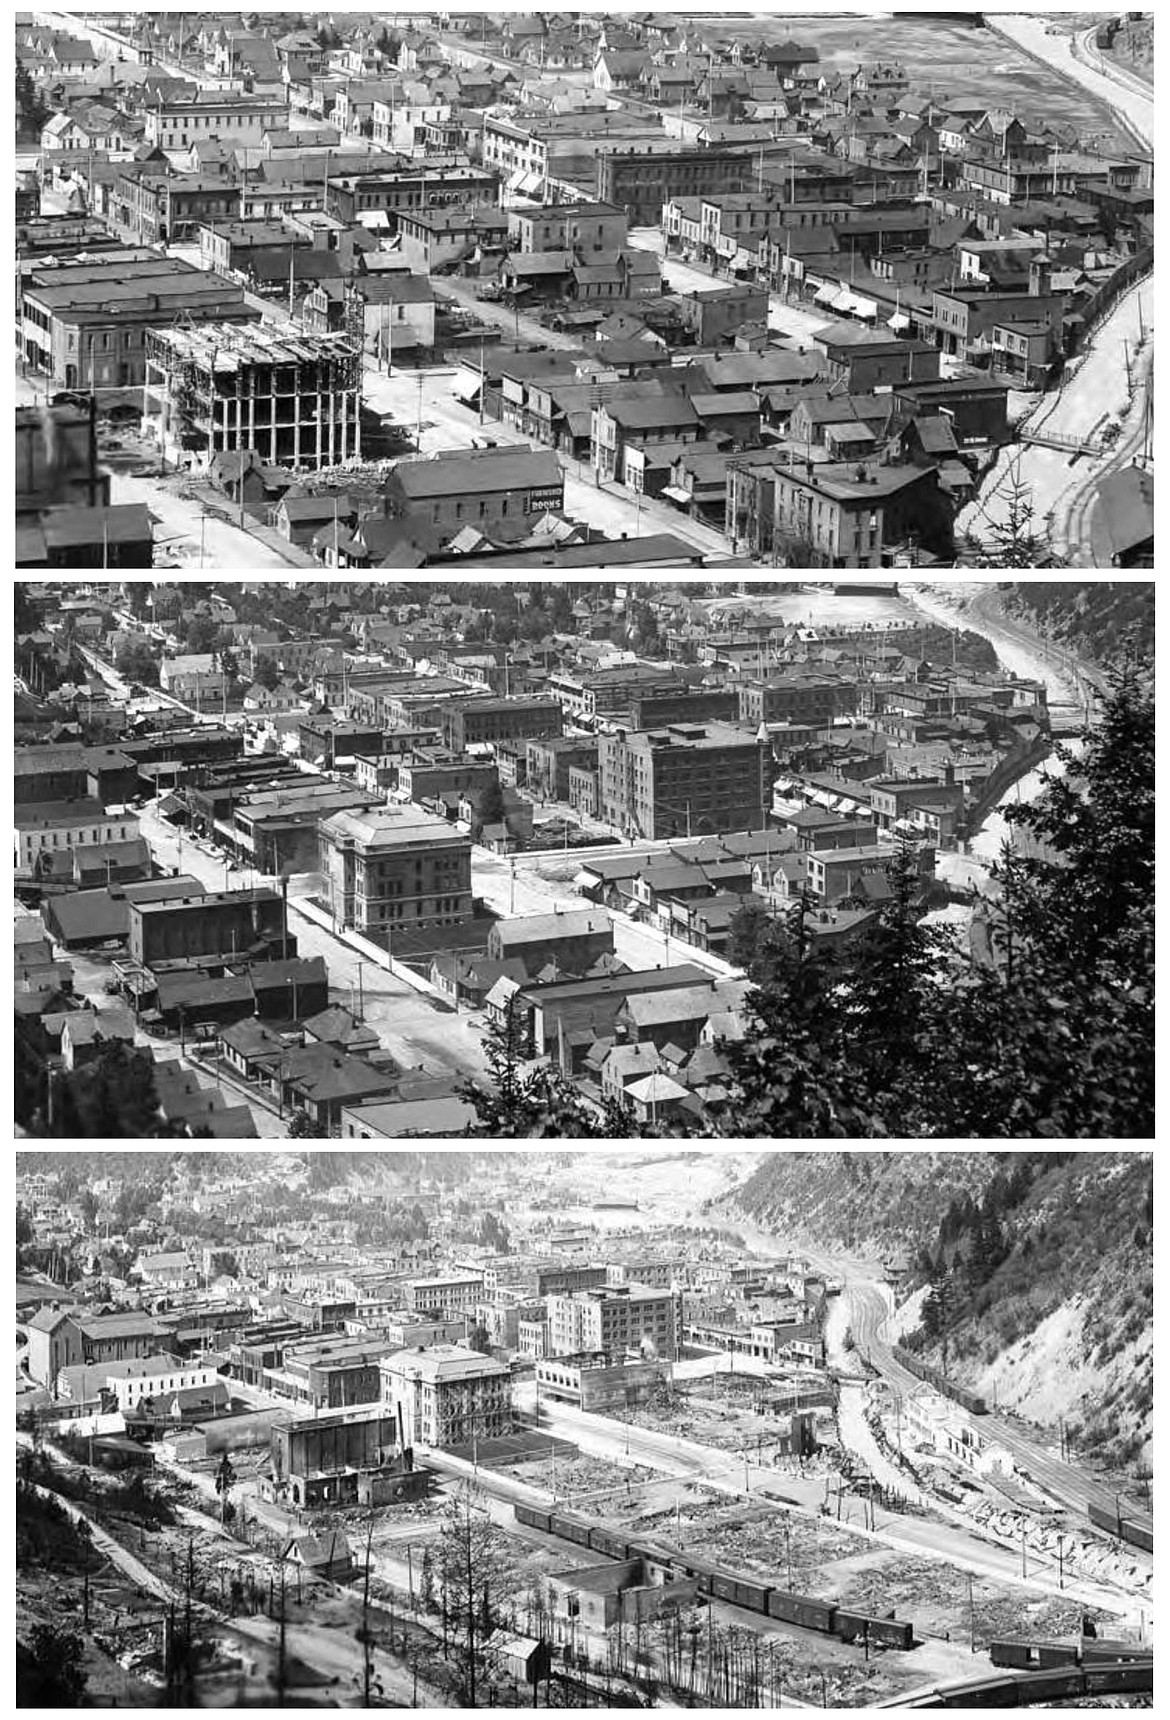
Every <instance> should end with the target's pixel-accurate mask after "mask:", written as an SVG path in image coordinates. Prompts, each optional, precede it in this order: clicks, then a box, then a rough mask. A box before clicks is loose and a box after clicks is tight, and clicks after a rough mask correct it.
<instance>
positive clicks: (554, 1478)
mask: <svg viewBox="0 0 1170 1720" xmlns="http://www.w3.org/2000/svg"><path fill="white" fill-rule="evenodd" d="M505 1473H506V1474H507V1475H510V1476H512V1477H514V1478H515V1480H517V1481H525V1482H527V1483H528V1485H529V1486H530V1487H541V1488H543V1489H544V1490H545V1492H546V1493H555V1494H556V1496H557V1498H558V1499H559V1500H563V1501H565V1502H566V1503H568V1504H571V1505H573V1506H574V1507H575V1508H576V1509H578V1510H580V1511H584V1512H586V1513H588V1512H589V1511H590V1510H591V1509H593V1508H595V1506H600V1505H601V1504H602V1503H603V1501H601V1500H594V1499H592V1498H591V1497H590V1495H594V1494H605V1493H621V1494H627V1493H629V1492H631V1490H632V1489H634V1488H639V1489H641V1488H643V1487H645V1486H647V1485H648V1484H650V1483H651V1482H654V1481H658V1480H660V1479H661V1477H660V1476H659V1475H658V1473H657V1471H656V1470H653V1469H645V1468H643V1466H642V1465H641V1464H634V1465H633V1466H632V1467H627V1466H625V1465H624V1464H621V1463H614V1462H612V1461H611V1460H610V1459H609V1458H607V1457H585V1456H581V1457H574V1458H571V1459H570V1460H569V1461H568V1462H558V1461H555V1460H554V1459H552V1458H549V1457H539V1458H535V1459H532V1460H530V1461H529V1462H526V1463H512V1464H509V1466H508V1468H507V1470H506V1471H505Z"/></svg>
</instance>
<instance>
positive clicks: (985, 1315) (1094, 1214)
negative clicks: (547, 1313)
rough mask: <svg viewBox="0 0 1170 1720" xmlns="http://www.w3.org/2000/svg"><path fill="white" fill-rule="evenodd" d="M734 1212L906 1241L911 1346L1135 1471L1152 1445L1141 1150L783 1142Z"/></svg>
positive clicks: (870, 1241)
mask: <svg viewBox="0 0 1170 1720" xmlns="http://www.w3.org/2000/svg"><path fill="white" fill-rule="evenodd" d="M723 1205H724V1210H725V1211H726V1212H727V1213H728V1216H732V1215H733V1214H741V1215H742V1216H743V1217H745V1218H747V1219H749V1220H751V1221H752V1222H753V1223H755V1224H758V1225H760V1226H762V1227H765V1228H769V1229H772V1230H775V1231H776V1232H777V1233H779V1234H781V1235H790V1236H792V1237H793V1239H794V1240H797V1239H800V1238H808V1239H809V1240H810V1241H811V1242H816V1243H819V1244H820V1245H821V1246H822V1247H824V1248H832V1247H834V1246H836V1247H841V1248H845V1249H848V1250H850V1251H857V1252H862V1253H877V1254H880V1255H884V1254H886V1253H888V1252H889V1251H890V1250H892V1249H895V1248H905V1249H907V1250H908V1252H909V1257H910V1261H911V1266H912V1270H911V1277H910V1286H911V1287H914V1286H916V1285H917V1286H922V1287H928V1293H927V1295H926V1296H925V1299H924V1301H923V1312H922V1324H921V1327H920V1328H919V1329H918V1330H917V1331H915V1330H913V1328H911V1329H910V1331H909V1335H908V1337H907V1340H906V1341H907V1342H908V1343H909V1344H910V1346H911V1347H913V1348H915V1349H917V1350H918V1351H919V1352H920V1353H921V1354H922V1355H923V1356H925V1357H926V1358H927V1359H929V1360H931V1361H933V1362H935V1363H936V1364H940V1365H945V1367H946V1370H947V1372H948V1373H949V1374H950V1375H951V1376H952V1377H954V1378H955V1379H957V1380H960V1381H962V1382H964V1383H965V1384H968V1385H970V1386H972V1387H973V1388H975V1389H976V1390H978V1391H981V1392H982V1393H983V1394H984V1395H985V1396H986V1397H988V1398H989V1399H991V1398H994V1399H995V1400H996V1401H998V1403H999V1405H1000V1407H1001V1408H1005V1409H1012V1410H1016V1411H1018V1412H1019V1413H1020V1414H1021V1415H1023V1416H1025V1417H1027V1418H1028V1419H1029V1420H1032V1421H1036V1422H1039V1423H1041V1424H1042V1425H1047V1426H1052V1427H1055V1426H1056V1424H1057V1422H1058V1421H1060V1420H1062V1419H1063V1421H1064V1423H1065V1432H1066V1434H1067V1436H1068V1438H1069V1440H1070V1442H1071V1443H1072V1445H1073V1448H1074V1449H1076V1450H1078V1451H1080V1452H1081V1453H1083V1454H1085V1455H1088V1456H1090V1457H1092V1458H1094V1459H1096V1460H1099V1461H1100V1462H1102V1463H1104V1464H1107V1465H1111V1466H1122V1467H1126V1468H1129V1469H1131V1470H1132V1469H1133V1468H1135V1467H1140V1466H1142V1465H1144V1464H1146V1463H1147V1462H1148V1460H1149V1456H1150V1440H1151V1436H1152V1415H1153V1254H1152V1222H1153V1170H1152V1159H1151V1157H1150V1155H1149V1154H1148V1153H1076V1152H996V1153H987V1152H960V1153H943V1152H918V1153H825V1152H819V1153H785V1154H775V1155H774V1156H773V1157H772V1158H770V1159H769V1160H768V1161H767V1162H766V1163H765V1164H763V1165H762V1166H760V1167H759V1169H758V1170H757V1171H756V1172H755V1174H754V1175H753V1176H752V1177H750V1178H749V1179H748V1181H747V1182H746V1183H745V1184H744V1185H743V1187H742V1188H741V1189H740V1190H739V1191H738V1193H737V1194H736V1195H735V1196H734V1197H732V1198H731V1199H730V1200H729V1201H727V1202H725V1203H723Z"/></svg>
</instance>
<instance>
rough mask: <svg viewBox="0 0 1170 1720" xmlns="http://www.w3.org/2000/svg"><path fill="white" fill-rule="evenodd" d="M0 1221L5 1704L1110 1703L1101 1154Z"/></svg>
mask: <svg viewBox="0 0 1170 1720" xmlns="http://www.w3.org/2000/svg"><path fill="white" fill-rule="evenodd" d="M16 1194H17V1207H16V1236H17V1276H16V1289H17V1321H16V1338H17V1381H16V1387H17V1395H16V1422H17V1486H16V1519H15V1520H16V1539H17V1579H16V1642H17V1647H16V1671H17V1701H18V1703H19V1704H20V1705H21V1706H29V1707H53V1708H56V1709H60V1708H63V1707H76V1706H85V1707H91V1708H106V1709H111V1708H113V1707H115V1706H116V1707H117V1709H118V1710H119V1711H121V1710H125V1709H127V1708H156V1707H163V1708H196V1707H207V1708H229V1707H235V1708H248V1707H257V1708H268V1709H270V1710H276V1709H280V1708H294V1707H295V1708H367V1709H368V1708H399V1709H407V1708H425V1709H430V1710H432V1711H434V1710H439V1709H455V1708H489V1707H515V1708H533V1707H537V1708H540V1707H553V1708H576V1707H581V1708H601V1709H633V1708H662V1709H667V1710H677V1709H682V1708H701V1709H707V1710H717V1711H726V1710H729V1709H743V1710H757V1711H758V1710H762V1709H791V1708H798V1709H807V1710H812V1711H816V1710H818V1709H822V1708H836V1709H842V1710H843V1709H852V1710H862V1711H864V1710H870V1711H873V1710H875V1709H878V1708H895V1709H902V1710H906V1711H910V1710H915V1709H920V1708H936V1709H944V1708H952V1709H954V1708H958V1709H963V1710H970V1709H976V1710H978V1709H981V1708H984V1707H995V1708H1017V1709H1019V1708H1025V1707H1029V1706H1036V1705H1038V1706H1042V1707H1044V1708H1057V1709H1065V1708H1080V1707H1087V1708H1094V1709H1100V1708H1106V1709H1109V1710H1111V1711H1112V1710H1115V1709H1118V1708H1132V1707H1141V1708H1147V1709H1148V1708H1149V1707H1150V1706H1151V1703H1152V1689H1153V1638H1152V1624H1153V1612H1152V1605H1153V1602H1152V1588H1151V1584H1152V1571H1153V1520H1152V1516H1151V1503H1152V1478H1153V1464H1152V1420H1151V1412H1152V1325H1151V1313H1152V1308H1151V1292H1152V1249H1153V1243H1152V1158H1151V1155H1150V1154H1148V1153H1144V1152H1134V1151H1130V1152H1108V1151H1100V1152H1099V1151H1096V1150H1089V1151H1080V1152H1059V1151H1054V1150H1051V1149H1046V1150H1041V1151H1033V1150H1021V1149H1016V1150H1014V1151H1008V1152H998V1151H982V1152H973V1151H967V1150H950V1151H920V1152H897V1151H894V1152H881V1151H868V1152H861V1153H854V1152H834V1151H832V1150H824V1149H821V1150H817V1151H802V1152H793V1153H771V1152H741V1151H736V1150H733V1149H731V1150H729V1149H716V1150H714V1151H712V1150H710V1149H708V1150H698V1151H692V1150H686V1149H680V1148H665V1147H663V1146H655V1145H654V1144H653V1143H646V1144H643V1145H641V1146H627V1147H625V1148H623V1149H620V1150H607V1149H595V1150H592V1151H587V1152H584V1153H582V1152H574V1151H572V1150H571V1149H565V1148H561V1149H559V1150H555V1149H554V1150H547V1149H541V1148H536V1147H529V1148H528V1149H526V1150H525V1151H523V1152H511V1151H505V1152H499V1151H496V1150H494V1149H490V1148H489V1149H482V1150H477V1151H458V1152H452V1151H449V1150H448V1151H440V1150H437V1149H429V1148H428V1149H408V1148H397V1149H390V1150H377V1149H374V1150H369V1149H366V1150H361V1149H355V1150H342V1149H321V1150H316V1151H314V1150H311V1149H310V1150H308V1151H302V1150H294V1149H287V1148H275V1147H269V1148H258V1149H252V1150H248V1149H242V1148H234V1149H210V1148H208V1149H203V1150H199V1149H185V1150H167V1149H158V1148H156V1149H153V1150H149V1149H147V1150H143V1149H141V1148H140V1149H137V1150H134V1151H112V1150H110V1151H103V1152H100V1153H98V1152H90V1151H81V1150H79V1151H75V1152H66V1151H61V1150H52V1151H44V1150H32V1149H30V1148H24V1149H22V1150H21V1151H19V1152H18V1153H17V1154H16Z"/></svg>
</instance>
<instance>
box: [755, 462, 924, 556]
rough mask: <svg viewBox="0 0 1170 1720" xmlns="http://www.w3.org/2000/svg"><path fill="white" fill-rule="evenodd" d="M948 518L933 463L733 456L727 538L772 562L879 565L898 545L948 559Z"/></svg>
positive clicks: (894, 551)
mask: <svg viewBox="0 0 1170 1720" xmlns="http://www.w3.org/2000/svg"><path fill="white" fill-rule="evenodd" d="M953 519H954V506H953V502H952V501H951V498H950V497H949V496H948V495H947V493H946V492H945V491H944V490H943V489H942V487H941V485H940V483H939V477H938V472H937V470H936V469H935V468H934V467H933V466H931V467H926V468H922V467H916V466H865V465H854V464H852V463H848V462H846V463H839V462H837V461H832V462H825V463H824V464H822V465H815V464H813V463H812V462H805V461H801V462H800V463H794V464H792V465H791V466H781V465H780V464H779V463H777V464H775V465H755V464H753V465H748V464H747V463H746V462H742V463H741V462H738V461H734V460H733V461H732V462H731V464H730V465H729V466H728V469H727V512H726V523H725V527H724V529H725V531H726V532H727V535H728V537H730V538H731V539H732V540H733V542H734V543H736V544H737V545H739V546H746V547H747V548H748V549H749V551H750V553H751V554H752V555H756V556H760V557H763V558H765V559H770V560H772V561H773V562H774V563H776V564H777V565H782V566H787V567H798V566H799V567H884V566H887V565H890V564H891V563H892V561H893V557H894V555H895V553H897V551H898V550H899V548H903V549H906V550H907V553H909V552H910V550H911V548H912V549H922V550H926V551H929V552H931V553H934V554H939V555H943V556H946V555H949V554H951V553H952V550H953V544H952V537H951V528H952V523H953Z"/></svg>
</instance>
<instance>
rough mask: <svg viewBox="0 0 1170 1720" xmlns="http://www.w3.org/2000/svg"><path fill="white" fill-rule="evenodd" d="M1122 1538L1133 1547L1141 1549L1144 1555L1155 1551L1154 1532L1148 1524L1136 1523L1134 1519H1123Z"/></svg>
mask: <svg viewBox="0 0 1170 1720" xmlns="http://www.w3.org/2000/svg"><path fill="white" fill-rule="evenodd" d="M1121 1538H1122V1540H1123V1541H1128V1542H1129V1544H1130V1546H1132V1547H1140V1548H1141V1549H1142V1551H1143V1552H1144V1553H1152V1552H1153V1550H1154V1530H1153V1527H1152V1525H1150V1524H1148V1523H1135V1522H1134V1520H1133V1518H1132V1517H1123V1518H1122V1519H1121Z"/></svg>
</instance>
